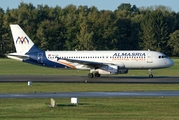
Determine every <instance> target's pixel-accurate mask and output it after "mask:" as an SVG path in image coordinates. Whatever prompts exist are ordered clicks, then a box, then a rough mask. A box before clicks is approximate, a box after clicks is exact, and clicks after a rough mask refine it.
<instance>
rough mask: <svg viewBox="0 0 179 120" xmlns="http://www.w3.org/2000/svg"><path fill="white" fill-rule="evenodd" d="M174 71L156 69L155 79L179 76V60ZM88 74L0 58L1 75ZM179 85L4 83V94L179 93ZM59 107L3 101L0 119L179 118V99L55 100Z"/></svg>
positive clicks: (143, 73)
mask: <svg viewBox="0 0 179 120" xmlns="http://www.w3.org/2000/svg"><path fill="white" fill-rule="evenodd" d="M174 61H175V65H174V66H173V67H171V68H166V69H159V70H154V75H155V76H178V71H179V59H174ZM87 73H88V71H82V70H80V71H78V70H69V69H63V70H62V69H52V68H45V67H39V66H34V65H30V64H26V63H22V62H18V61H14V60H10V59H0V75H69V74H70V75H82V76H84V75H87ZM124 75H125V76H148V71H147V70H131V71H129V74H124ZM178 88H179V84H90V83H38V82H33V85H32V86H27V83H26V82H19V83H18V82H13V83H10V82H1V83H0V93H1V94H3V93H24V92H25V93H33V92H93V91H98V92H100V91H107V92H108V91H148V90H151V91H152V90H154V91H155V90H179V89H178ZM55 100H56V103H57V107H55V108H50V107H48V106H47V105H46V103H49V102H50V99H47V98H41V99H32V98H30V99H23V98H18V99H17V98H9V99H4V98H1V99H0V120H1V119H2V120H19V119H23V120H31V119H35V120H59V119H62V120H90V119H100V120H105V119H106V120H109V119H110V120H119V119H126V120H138V119H140V120H143V119H145V120H153V119H155V120H173V119H179V115H178V113H179V97H116V98H115V97H109V98H79V100H78V102H79V104H78V105H71V104H70V99H69V98H55Z"/></svg>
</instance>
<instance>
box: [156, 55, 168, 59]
mask: <svg viewBox="0 0 179 120" xmlns="http://www.w3.org/2000/svg"><path fill="white" fill-rule="evenodd" d="M158 58H168V57H167V56H166V55H162V56H158Z"/></svg>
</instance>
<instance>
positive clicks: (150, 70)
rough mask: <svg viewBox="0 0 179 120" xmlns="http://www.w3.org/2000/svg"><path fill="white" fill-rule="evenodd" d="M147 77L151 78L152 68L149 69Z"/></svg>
mask: <svg viewBox="0 0 179 120" xmlns="http://www.w3.org/2000/svg"><path fill="white" fill-rule="evenodd" d="M149 78H153V74H152V69H149Z"/></svg>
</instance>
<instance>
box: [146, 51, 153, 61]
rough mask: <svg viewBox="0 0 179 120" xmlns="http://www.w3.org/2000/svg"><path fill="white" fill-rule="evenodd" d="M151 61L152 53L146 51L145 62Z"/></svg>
mask: <svg viewBox="0 0 179 120" xmlns="http://www.w3.org/2000/svg"><path fill="white" fill-rule="evenodd" d="M152 62H153V56H152V53H150V52H148V53H147V63H152Z"/></svg>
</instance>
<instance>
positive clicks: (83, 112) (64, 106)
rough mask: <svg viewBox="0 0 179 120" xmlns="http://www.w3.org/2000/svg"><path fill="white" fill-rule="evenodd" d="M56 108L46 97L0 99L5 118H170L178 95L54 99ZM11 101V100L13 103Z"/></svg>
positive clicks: (177, 104)
mask: <svg viewBox="0 0 179 120" xmlns="http://www.w3.org/2000/svg"><path fill="white" fill-rule="evenodd" d="M55 100H56V104H57V106H58V107H55V108H49V107H48V106H47V105H46V103H49V101H50V100H49V99H18V100H15V99H0V104H1V107H0V111H1V112H0V118H1V119H6V120H12V119H13V120H17V119H23V120H30V119H36V120H59V119H62V120H90V119H100V120H119V119H130V120H138V119H140V120H141V119H142V120H143V119H145V120H151V119H152V120H153V119H155V120H173V119H179V115H178V112H179V108H178V107H179V98H178V97H166V98H162V97H143V98H138V97H133V98H126V97H123V98H80V99H79V104H78V105H71V104H70V99H67V98H61V99H55ZM14 101H15V102H14Z"/></svg>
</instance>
